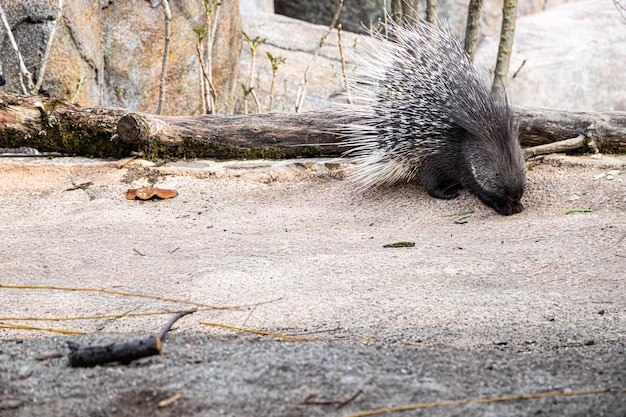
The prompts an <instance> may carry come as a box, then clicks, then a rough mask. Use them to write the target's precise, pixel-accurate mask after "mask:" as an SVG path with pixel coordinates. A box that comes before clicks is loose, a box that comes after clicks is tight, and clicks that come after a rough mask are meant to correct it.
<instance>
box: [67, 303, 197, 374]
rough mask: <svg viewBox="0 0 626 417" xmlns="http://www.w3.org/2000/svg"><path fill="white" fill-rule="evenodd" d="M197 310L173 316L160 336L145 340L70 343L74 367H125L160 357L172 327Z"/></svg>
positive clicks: (71, 359) (70, 358)
mask: <svg viewBox="0 0 626 417" xmlns="http://www.w3.org/2000/svg"><path fill="white" fill-rule="evenodd" d="M195 311H196V310H187V311H181V312H180V313H178V314H176V315H175V316H173V317H172V318H171V319H170V320H169V321H168V322H167V323H166V324H165V326H163V328H162V329H161V331H160V332H159V334H157V335H156V336H154V335H152V336H149V337H147V338H145V339H137V340H131V341H130V342H126V343H112V344H109V345H106V346H86V347H84V346H80V345H79V344H78V343H74V342H68V346H69V348H70V350H71V352H70V354H69V355H68V359H69V362H70V366H72V367H92V366H96V365H102V364H105V363H110V362H120V363H122V364H124V365H127V364H129V363H131V362H132V361H134V360H137V359H141V358H145V357H148V356H154V355H160V354H161V352H162V350H163V340H164V339H165V335H166V334H167V332H168V331H169V330H170V329H171V327H172V325H173V324H174V323H175V322H176V321H177V320H178V319H180V318H181V317H183V316H186V315H187V314H191V313H193V312H195Z"/></svg>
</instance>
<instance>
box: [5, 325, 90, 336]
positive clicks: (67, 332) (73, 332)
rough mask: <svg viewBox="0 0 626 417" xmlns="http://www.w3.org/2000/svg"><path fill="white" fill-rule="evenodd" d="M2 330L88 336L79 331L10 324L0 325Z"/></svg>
mask: <svg viewBox="0 0 626 417" xmlns="http://www.w3.org/2000/svg"><path fill="white" fill-rule="evenodd" d="M0 329H18V330H36V331H42V332H54V333H61V334H87V332H81V331H77V330H64V329H51V328H49V327H34V326H25V325H22V324H8V323H0Z"/></svg>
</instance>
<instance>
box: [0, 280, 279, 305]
mask: <svg viewBox="0 0 626 417" xmlns="http://www.w3.org/2000/svg"><path fill="white" fill-rule="evenodd" d="M0 288H10V289H31V290H58V291H85V292H100V293H105V294H112V295H121V296H124V297H139V298H149V299H152V300H160V301H167V302H170V303H179V304H187V305H193V306H197V307H205V308H207V309H210V310H241V309H243V308H246V307H250V306H251V305H261V304H267V303H271V302H274V301H276V300H271V301H263V302H260V303H255V304H251V305H245V306H230V307H219V306H212V305H209V304H205V303H199V302H195V301H189V300H180V299H177V298H170V297H161V296H158V295H151V294H141V293H134V292H128V291H117V290H109V289H106V288H82V287H59V286H54V285H11V284H0Z"/></svg>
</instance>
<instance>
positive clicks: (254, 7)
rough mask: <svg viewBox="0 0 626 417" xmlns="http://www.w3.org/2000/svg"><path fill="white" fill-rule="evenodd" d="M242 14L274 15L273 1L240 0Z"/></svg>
mask: <svg viewBox="0 0 626 417" xmlns="http://www.w3.org/2000/svg"><path fill="white" fill-rule="evenodd" d="M239 9H240V10H241V13H274V2H273V0H239Z"/></svg>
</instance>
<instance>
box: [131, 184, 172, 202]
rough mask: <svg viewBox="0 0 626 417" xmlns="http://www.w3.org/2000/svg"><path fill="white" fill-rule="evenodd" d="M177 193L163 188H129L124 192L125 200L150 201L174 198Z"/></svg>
mask: <svg viewBox="0 0 626 417" xmlns="http://www.w3.org/2000/svg"><path fill="white" fill-rule="evenodd" d="M177 195H178V191H176V190H168V189H165V188H151V187H144V188H129V189H128V191H127V192H126V199H127V200H151V199H157V198H158V199H166V198H172V197H176V196H177Z"/></svg>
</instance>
